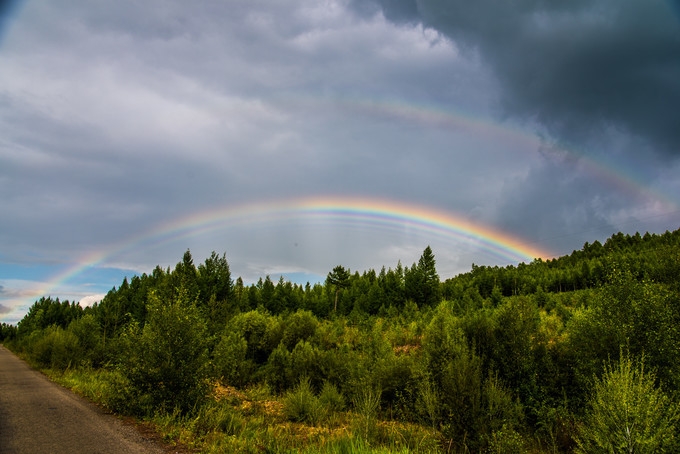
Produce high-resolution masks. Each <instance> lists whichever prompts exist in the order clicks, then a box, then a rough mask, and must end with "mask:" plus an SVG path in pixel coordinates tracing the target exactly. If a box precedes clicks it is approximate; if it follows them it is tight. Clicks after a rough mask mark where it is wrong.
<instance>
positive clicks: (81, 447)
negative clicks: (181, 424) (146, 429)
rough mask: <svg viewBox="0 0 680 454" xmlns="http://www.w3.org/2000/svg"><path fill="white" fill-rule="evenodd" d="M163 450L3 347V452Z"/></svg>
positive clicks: (0, 398) (0, 402)
mask: <svg viewBox="0 0 680 454" xmlns="http://www.w3.org/2000/svg"><path fill="white" fill-rule="evenodd" d="M163 452H164V450H163V449H162V447H161V446H159V445H158V444H157V442H155V441H154V440H152V439H149V438H147V437H144V436H142V435H141V434H140V432H139V431H138V430H137V429H136V428H135V427H134V426H131V425H125V424H123V423H122V422H121V421H120V420H119V419H118V418H116V417H115V416H112V415H109V414H106V413H105V412H104V411H102V410H101V409H99V408H98V407H96V406H95V405H92V404H91V403H89V402H87V401H86V400H84V399H82V398H80V397H78V396H76V395H75V394H73V393H71V392H70V391H68V390H66V389H64V388H62V387H61V386H58V385H55V384H54V383H52V382H50V381H49V380H48V379H47V378H45V377H44V376H43V375H41V374H40V373H38V372H36V371H34V370H32V369H31V368H29V367H28V366H27V365H26V363H24V362H23V361H21V360H20V359H19V358H17V357H16V356H14V355H13V354H12V353H11V352H10V351H8V350H7V349H6V348H5V347H3V346H0V454H9V453H12V454H23V453H26V454H29V453H30V454H41V453H50V454H59V453H69V454H79V453H83V454H84V453H87V454H91V453H102V454H104V453H112V454H113V453H115V454H119V453H163Z"/></svg>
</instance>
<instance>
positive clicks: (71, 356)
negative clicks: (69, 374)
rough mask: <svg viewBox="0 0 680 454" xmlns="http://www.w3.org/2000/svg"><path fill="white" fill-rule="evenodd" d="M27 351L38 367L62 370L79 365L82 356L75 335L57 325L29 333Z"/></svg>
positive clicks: (81, 350)
mask: <svg viewBox="0 0 680 454" xmlns="http://www.w3.org/2000/svg"><path fill="white" fill-rule="evenodd" d="M27 353H28V355H29V357H30V358H31V359H32V360H33V361H35V362H36V363H37V364H38V365H39V366H40V367H46V368H52V369H57V370H62V371H63V370H66V369H68V368H70V367H74V366H77V365H79V364H78V363H79V362H80V361H81V359H82V358H83V349H82V347H81V346H80V344H79V343H78V338H77V337H76V335H75V334H73V333H72V332H70V331H66V330H63V329H62V328H61V327H58V326H50V327H48V328H46V329H45V330H43V331H34V332H33V333H31V336H30V337H29V339H28V342H27Z"/></svg>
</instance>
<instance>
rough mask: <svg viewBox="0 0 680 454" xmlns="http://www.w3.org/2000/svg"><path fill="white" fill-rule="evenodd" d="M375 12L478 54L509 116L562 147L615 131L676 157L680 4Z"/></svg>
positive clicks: (679, 145) (529, 0)
mask: <svg viewBox="0 0 680 454" xmlns="http://www.w3.org/2000/svg"><path fill="white" fill-rule="evenodd" d="M379 3H380V7H381V8H382V10H383V11H384V14H385V16H386V17H387V18H394V20H395V21H405V20H410V21H422V22H423V23H424V24H426V25H427V26H430V27H434V28H436V29H437V30H439V31H441V32H442V33H444V34H445V35H447V36H449V37H450V38H452V39H453V40H454V41H455V42H456V43H458V44H459V45H462V46H463V47H464V48H468V49H469V50H470V51H472V52H479V54H480V55H481V58H482V59H483V61H485V62H486V63H487V64H488V65H489V67H490V68H491V69H492V70H493V72H494V74H495V76H496V77H497V78H498V80H499V82H500V84H501V87H502V90H503V105H504V108H505V110H506V112H507V113H508V114H510V115H514V116H518V117H521V118H526V119H537V120H538V121H539V122H541V123H542V124H543V125H545V126H546V127H548V128H549V130H550V131H551V132H552V133H554V134H556V135H557V136H558V137H561V138H563V139H567V140H572V141H574V140H576V141H578V140H587V139H589V138H591V137H593V136H596V135H597V134H598V133H599V131H600V130H601V129H602V128H604V127H607V126H610V125H613V126H615V127H618V128H622V129H624V130H626V131H628V132H630V133H631V134H632V135H634V136H641V137H642V138H644V139H647V140H648V141H650V143H651V144H652V145H653V146H654V147H655V148H656V149H657V151H660V152H665V153H673V154H675V155H677V154H678V153H679V152H680V121H679V120H678V115H677V112H676V106H677V105H680V64H679V63H678V62H680V21H679V20H678V19H679V17H680V16H678V14H677V5H678V2H670V1H666V2H662V1H656V2H641V1H636V0H626V1H620V0H599V1H596V2H591V1H571V2H546V1H542V0H524V1H521V2H495V1H491V0H483V1H477V2H464V1H449V0H446V1H444V0H418V1H415V0H414V1H412V2H407V1H400V2H395V3H392V2H387V1H380V2H379ZM674 7H675V9H674ZM360 9H362V10H363V12H367V9H366V8H365V7H363V8H360Z"/></svg>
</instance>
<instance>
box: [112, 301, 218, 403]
mask: <svg viewBox="0 0 680 454" xmlns="http://www.w3.org/2000/svg"><path fill="white" fill-rule="evenodd" d="M148 310H149V315H148V320H147V323H146V324H145V325H144V328H143V329H142V330H138V329H137V330H134V329H131V330H130V331H128V332H127V333H126V348H125V350H124V354H123V357H122V358H121V371H122V372H123V374H124V375H125V376H126V377H127V379H128V380H129V381H130V383H131V385H132V387H133V388H134V389H135V391H136V392H137V393H138V394H139V398H140V400H141V401H143V402H147V403H148V405H149V406H150V407H149V408H148V411H149V412H152V411H153V410H159V411H171V410H172V409H174V408H177V409H179V411H180V412H187V411H189V410H190V409H192V408H193V407H194V406H196V405H197V404H199V403H201V402H202V401H203V399H204V398H205V396H206V392H207V385H208V383H207V379H208V377H209V363H208V350H207V346H208V342H209V339H208V335H207V329H206V324H205V321H204V320H203V319H202V318H201V317H200V313H199V311H198V308H197V307H196V304H195V301H191V300H187V296H186V294H185V293H184V292H183V291H180V292H179V295H178V297H177V298H176V299H175V300H173V301H161V300H160V299H159V298H158V297H157V296H155V295H153V294H152V295H151V296H150V303H149V308H148Z"/></svg>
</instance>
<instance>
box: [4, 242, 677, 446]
mask: <svg viewBox="0 0 680 454" xmlns="http://www.w3.org/2000/svg"><path fill="white" fill-rule="evenodd" d="M679 276H680V230H678V231H675V232H666V233H664V234H662V235H651V234H645V235H644V236H641V235H639V234H636V235H634V236H630V235H623V234H616V235H614V236H612V237H611V238H610V239H608V240H607V241H606V242H605V244H600V243H599V242H595V243H593V244H588V243H586V244H585V245H584V247H583V249H581V250H579V251H574V252H573V253H572V254H570V255H568V256H565V257H561V258H558V259H554V260H548V261H543V260H535V261H533V262H532V263H530V264H519V265H517V266H508V267H484V266H476V265H473V266H472V269H471V271H470V272H468V273H464V274H461V275H458V276H455V277H453V278H450V279H447V280H445V281H444V282H441V281H440V279H439V276H438V274H437V271H436V268H435V257H434V253H433V252H432V250H431V249H430V248H429V247H427V248H426V249H425V250H424V252H423V255H422V256H421V258H420V260H419V261H418V262H417V263H414V264H413V265H412V266H411V267H404V266H402V265H401V263H399V264H397V265H396V267H395V268H389V269H385V268H382V269H381V270H380V271H379V272H376V271H375V270H368V271H364V272H363V273H361V274H360V273H358V272H352V271H351V270H349V269H346V268H344V267H342V266H336V267H335V268H333V270H332V271H331V272H329V274H328V277H327V279H326V281H325V282H324V283H318V284H314V285H310V284H307V285H305V286H300V285H297V284H293V283H290V282H287V281H285V280H284V279H280V280H279V281H278V282H277V283H274V282H272V280H271V279H270V278H269V277H268V276H266V277H265V278H264V279H260V280H259V281H258V282H257V283H255V284H253V285H245V284H244V282H243V280H242V279H240V278H237V279H236V280H235V281H234V280H233V279H232V276H231V272H230V269H229V265H228V262H227V260H226V257H225V255H222V256H219V255H218V254H216V253H213V254H211V256H210V257H208V258H207V259H206V260H205V262H204V263H202V264H200V265H198V266H195V265H194V262H193V258H192V256H191V253H190V252H189V251H187V252H186V253H185V254H184V256H183V258H182V261H181V262H179V263H178V264H177V265H176V266H175V268H174V269H172V270H171V269H166V270H164V269H162V268H160V267H157V268H156V269H155V270H153V271H152V273H151V274H143V275H141V276H134V277H132V278H131V279H130V280H128V279H125V280H124V281H123V282H122V283H121V285H120V286H119V287H117V288H113V289H112V290H111V291H110V292H109V293H108V294H107V295H106V297H105V298H104V299H103V300H102V301H101V302H100V303H99V304H96V305H94V306H92V307H88V308H84V309H83V308H81V307H80V306H79V305H78V304H74V303H70V302H68V301H64V302H60V301H59V300H58V299H52V298H50V297H45V298H41V299H40V300H39V301H37V302H36V303H35V304H34V305H33V307H31V309H30V311H29V312H28V314H27V315H26V316H25V317H24V319H23V320H22V321H21V322H20V323H19V324H18V326H16V327H14V326H9V325H2V326H1V327H0V336H1V337H0V340H3V341H4V343H5V345H7V346H8V347H10V348H12V349H13V350H14V351H16V352H18V353H19V354H21V355H23V357H25V358H27V359H28V360H29V361H31V362H32V363H33V364H35V365H36V366H37V367H40V368H43V369H45V370H47V371H48V372H49V373H50V374H51V375H52V376H53V377H54V378H55V379H56V380H58V381H60V382H62V383H64V384H66V385H67V386H71V387H73V388H74V389H76V390H77V391H78V392H81V393H83V394H84V395H86V396H88V397H89V398H91V399H93V400H96V401H98V402H100V403H101V404H103V405H105V406H107V407H109V408H110V409H112V410H114V411H117V412H120V413H124V414H129V415H135V416H137V417H140V418H145V419H148V420H151V421H154V422H155V424H156V426H157V427H158V428H159V430H161V431H162V432H163V433H164V434H165V436H166V437H167V439H168V440H170V441H176V442H181V443H185V444H187V445H189V446H192V447H195V448H197V449H199V450H201V451H203V452H263V451H266V452H309V453H311V452H328V453H334V452H403V453H406V452H456V453H457V452H461V453H463V452H474V453H482V452H484V453H486V452H490V453H525V452H532V453H533V452H550V453H562V452H564V453H570V452H589V453H590V452H634V453H643V452H680V440H679V439H678V435H677V434H678V429H680V426H679V425H678V424H679V422H678V420H679V418H680V408H679V407H678V397H679V395H678V390H679V389H680V357H679V356H680V328H678V327H679V326H680V323H679V322H680V279H679V278H678V277H679Z"/></svg>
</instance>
